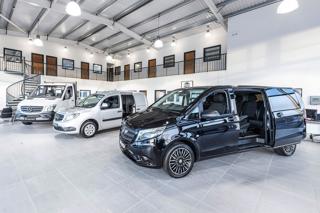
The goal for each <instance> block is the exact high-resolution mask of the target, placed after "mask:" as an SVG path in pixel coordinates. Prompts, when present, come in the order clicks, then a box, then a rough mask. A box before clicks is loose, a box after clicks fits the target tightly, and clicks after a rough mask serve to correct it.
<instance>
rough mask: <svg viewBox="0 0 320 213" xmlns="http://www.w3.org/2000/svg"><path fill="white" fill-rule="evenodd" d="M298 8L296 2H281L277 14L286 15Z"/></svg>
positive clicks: (288, 0) (286, 0)
mask: <svg viewBox="0 0 320 213" xmlns="http://www.w3.org/2000/svg"><path fill="white" fill-rule="evenodd" d="M298 8H299V2H298V0H283V1H282V2H281V3H280V5H279V6H278V9H277V13H278V14H286V13H290V12H292V11H295V10H296V9H298Z"/></svg>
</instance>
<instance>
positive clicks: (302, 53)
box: [223, 0, 320, 109]
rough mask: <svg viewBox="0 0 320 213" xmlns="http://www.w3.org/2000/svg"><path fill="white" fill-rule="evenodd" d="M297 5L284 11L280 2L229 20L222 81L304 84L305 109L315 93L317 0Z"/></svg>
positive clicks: (319, 28)
mask: <svg viewBox="0 0 320 213" xmlns="http://www.w3.org/2000/svg"><path fill="white" fill-rule="evenodd" d="M299 4H300V8H299V9H298V10H296V11H294V12H292V13H289V14H286V15H278V14H277V13H276V10H277V6H278V5H279V4H273V5H270V6H267V7H264V8H261V9H259V10H255V11H252V12H249V13H245V14H242V15H239V16H236V17H234V18H231V19H230V20H229V23H228V25H229V33H228V66H227V69H228V72H227V76H225V77H226V78H225V79H224V80H223V82H224V83H226V84H255V85H274V86H290V87H297V88H303V97H304V102H305V103H306V105H307V107H308V108H318V109H320V107H315V106H310V105H309V102H310V101H309V99H310V96H312V95H320V83H319V79H320V17H319V8H320V1H319V0H299Z"/></svg>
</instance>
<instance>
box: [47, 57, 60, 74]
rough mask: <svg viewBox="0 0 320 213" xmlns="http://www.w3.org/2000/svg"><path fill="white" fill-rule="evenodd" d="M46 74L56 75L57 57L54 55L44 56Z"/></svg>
mask: <svg viewBox="0 0 320 213" xmlns="http://www.w3.org/2000/svg"><path fill="white" fill-rule="evenodd" d="M46 62H47V66H46V75H51V76H57V65H58V59H57V57H54V56H48V55H47V56H46Z"/></svg>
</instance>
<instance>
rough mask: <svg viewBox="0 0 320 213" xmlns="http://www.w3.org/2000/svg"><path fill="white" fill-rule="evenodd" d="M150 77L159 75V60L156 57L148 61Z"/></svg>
mask: <svg viewBox="0 0 320 213" xmlns="http://www.w3.org/2000/svg"><path fill="white" fill-rule="evenodd" d="M148 77H149V78H154V77H157V61H156V59H151V60H149V61H148Z"/></svg>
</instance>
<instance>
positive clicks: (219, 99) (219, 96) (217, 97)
mask: <svg viewBox="0 0 320 213" xmlns="http://www.w3.org/2000/svg"><path fill="white" fill-rule="evenodd" d="M225 99H226V96H225V95H224V94H221V93H220V94H216V95H215V96H214V98H213V101H214V102H225V101H226V100H225Z"/></svg>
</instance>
